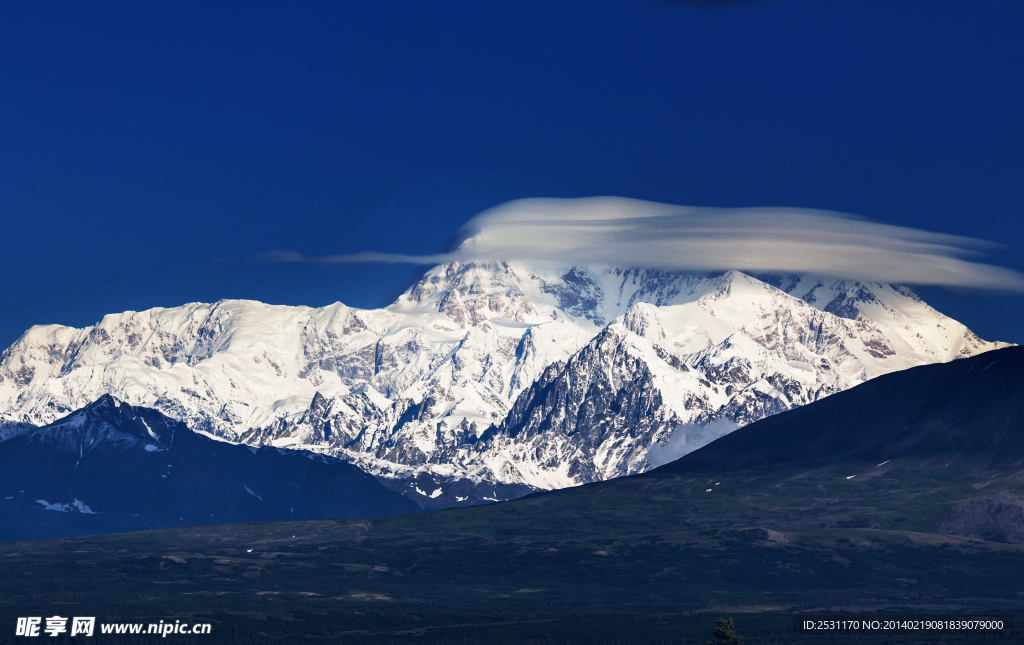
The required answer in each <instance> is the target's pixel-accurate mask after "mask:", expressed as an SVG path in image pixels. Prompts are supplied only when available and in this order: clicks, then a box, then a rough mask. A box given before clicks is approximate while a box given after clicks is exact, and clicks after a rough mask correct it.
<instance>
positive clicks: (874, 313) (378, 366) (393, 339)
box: [0, 262, 1004, 492]
mask: <svg viewBox="0 0 1024 645" xmlns="http://www.w3.org/2000/svg"><path fill="white" fill-rule="evenodd" d="M594 343H598V345H599V347H597V348H595V347H594ZM1003 345H1004V344H1002V343H990V342H986V341H982V340H981V339H979V338H977V336H975V335H974V334H973V333H971V332H970V330H968V329H967V328H966V327H964V326H963V325H961V324H960V323H958V322H956V321H954V320H952V319H950V318H948V317H946V316H943V315H942V314H941V313H939V312H937V311H935V310H934V309H932V308H931V307H929V306H928V305H927V304H925V303H924V302H922V301H921V300H920V299H919V298H917V297H916V296H915V295H914V294H913V293H912V292H911V291H909V290H907V289H905V288H902V287H896V286H892V285H885V284H874V283H870V284H869V283H860V282H849V281H841V280H835V279H831V280H829V279H821V278H815V277H808V276H791V277H777V276H762V277H760V278H755V277H753V276H750V275H747V274H744V273H740V272H736V271H729V272H725V273H721V274H715V275H703V276H702V275H688V274H681V273H675V272H671V271H659V270H651V269H623V268H614V267H572V266H567V267H553V266H534V267H531V266H525V265H520V264H515V263H505V262H495V263H450V264H444V265H439V266H437V267H434V268H432V269H431V270H430V271H428V272H427V273H426V275H424V277H423V278H422V279H421V280H420V281H418V282H417V283H416V284H415V285H413V286H412V287H410V289H409V290H408V291H406V292H405V293H404V294H403V295H402V296H401V297H399V298H398V300H397V301H396V302H395V303H393V304H392V305H390V306H389V307H386V308H384V309H376V310H360V309H354V308H350V307H347V306H345V305H343V304H340V303H335V304H333V305H329V306H327V307H320V308H311V307H284V306H274V305H267V304H263V303H259V302H252V301H241V300H225V301H220V302H217V303H214V304H201V303H192V304H188V305H184V306H181V307H175V308H167V309H163V308H158V309H151V310H148V311H143V312H124V313H121V314H112V315H108V316H106V317H104V318H103V320H101V321H100V322H98V323H97V324H96V325H95V326H93V327H89V328H85V329H74V328H70V327H62V326H58V325H47V326H37V327H33V328H31V329H30V330H29V331H27V332H26V333H25V334H24V335H23V336H22V337H21V338H20V339H19V340H18V341H17V342H16V343H15V344H14V345H12V346H11V347H10V348H8V349H7V350H5V351H4V352H3V353H2V354H0V423H5V424H6V425H4V428H8V429H10V428H14V430H7V432H8V434H13V433H14V432H16V431H21V430H23V429H24V428H26V427H28V426H26V425H24V424H33V425H44V424H47V423H51V422H53V421H55V420H56V419H58V418H60V417H62V416H64V415H66V414H67V413H68V412H70V411H71V410H75V409H78V408H81V407H83V406H85V405H87V404H88V403H90V402H92V401H95V400H96V399H98V398H100V397H101V396H103V395H104V394H111V395H113V396H115V397H117V398H118V399H120V400H122V401H125V402H127V403H129V404H130V405H142V406H146V407H151V408H155V409H158V410H160V411H161V412H163V413H164V414H166V415H168V416H169V417H171V418H174V419H178V420H183V421H186V422H187V423H188V424H189V425H190V426H191V427H193V428H195V429H197V430H199V431H202V432H204V433H207V434H209V435H212V436H216V437H220V438H223V439H226V440H230V441H244V442H246V443H251V444H254V445H262V444H271V445H275V446H279V447H302V448H307V449H312V450H316V451H319V452H324V453H330V454H334V455H339V456H344V457H346V458H348V459H350V460H353V461H356V462H358V463H360V464H361V465H363V466H364V467H366V468H368V469H370V470H372V471H374V472H376V473H382V474H388V475H391V476H403V477H404V476H412V475H414V474H415V473H416V472H424V471H427V470H429V471H430V472H432V473H435V474H437V475H438V476H445V477H466V478H469V479H472V480H474V481H483V480H492V481H504V482H507V483H521V484H527V485H530V486H535V487H553V486H563V485H568V484H571V483H577V482H582V481H589V480H590V479H595V478H596V479H602V478H605V477H610V476H615V475H617V474H625V473H627V472H637V471H639V470H643V469H645V468H646V467H647V462H646V458H645V455H646V452H647V450H648V449H649V447H650V445H651V443H652V442H655V443H660V442H664V441H667V440H668V437H669V436H670V435H671V434H672V432H673V430H674V428H675V427H677V426H679V425H681V424H689V423H706V422H708V421H711V420H714V419H718V418H727V419H731V420H733V421H735V422H737V423H739V424H743V423H748V422H750V421H753V420H756V419H758V418H761V417H763V416H765V415H767V414H771V413H774V412H776V411H779V410H784V409H788V408H789V407H792V406H796V405H803V404H805V403H808V402H810V401H813V400H815V399H817V398H820V397H821V396H825V395H827V394H829V393H832V392H836V391H839V390H842V389H846V388H848V387H850V386H851V385H853V384H856V383H858V382H861V381H863V380H866V379H869V378H873V377H875V376H878V375H880V374H885V373H888V372H892V371H895V370H900V369H904V368H906V367H910V366H913V365H920V364H924V363H932V362H939V361H948V360H951V359H954V358H957V357H963V356H970V355H974V354H977V353H980V352H983V351H987V350H989V349H994V348H996V347H1001V346H1003ZM586 361H597V362H596V363H594V364H593V365H591V366H589V367H587V368H586V369H585V370H584V369H583V363H584V362H586ZM567 366H575V367H573V368H572V369H575V370H583V371H584V372H586V374H587V375H588V376H587V377H586V378H578V377H576V376H573V374H574V372H572V370H569V371H566V370H567V369H569V368H568V367H567ZM552 369H554V370H555V371H554V372H552V371H551V370H552ZM639 372H644V373H649V376H650V378H649V379H648V380H647V381H646V382H645V385H644V386H643V387H647V388H648V391H649V392H650V394H651V396H657V397H658V398H659V400H660V401H661V404H659V406H655V408H657V409H656V410H655V408H650V410H649V412H650V414H649V415H648V416H649V419H648V420H649V421H650V423H651V424H653V425H651V430H650V432H647V433H639V434H638V433H636V432H634V429H631V428H630V427H629V422H628V419H627V418H626V417H622V418H621V419H619V420H618V421H616V422H615V424H612V425H614V428H613V429H612V430H609V431H608V432H607V433H605V434H603V435H601V436H602V437H603V438H602V439H601V441H599V442H598V443H597V444H595V446H597V447H596V448H594V449H593V450H591V451H590V452H587V451H583V452H579V453H578V454H577V453H574V455H575V456H573V457H572V458H568V457H566V459H568V461H569V462H571V461H573V460H574V459H575V460H576V462H578V465H577V466H576V467H575V468H574V469H567V468H563V469H562V470H559V469H560V468H562V466H561V465H560V464H559V463H555V462H558V461H559V459H562V458H563V457H565V454H563V453H560V452H559V450H562V449H563V448H565V449H568V448H566V446H569V443H565V440H564V437H560V435H559V434H558V432H555V431H554V430H551V431H545V432H547V434H544V433H541V434H542V435H543V436H542V437H541V439H540V440H541V441H544V442H553V444H558V443H559V442H562V443H561V444H560V446H561V447H556V448H557V449H553V450H554V451H553V452H552V451H547V452H545V450H540V451H538V450H537V448H538V446H536V445H531V446H527V445H525V444H522V445H520V444H518V443H517V441H516V440H515V437H512V436H511V435H509V436H508V437H506V439H507V440H506V439H502V438H501V436H498V435H501V434H502V433H506V432H512V427H513V426H514V425H515V423H519V422H515V423H514V422H513V420H512V419H510V418H509V413H510V411H512V410H513V409H514V408H515V407H516V406H519V407H520V408H524V409H525V407H524V406H523V404H522V402H521V397H523V396H527V394H528V391H530V389H531V388H533V387H534V386H535V384H536V383H537V382H538V379H541V377H542V375H545V374H546V375H547V378H549V379H550V380H551V381H552V382H554V381H556V380H559V379H560V381H559V382H560V383H562V385H560V387H564V388H568V389H567V390H566V398H565V399H564V401H571V402H572V403H571V405H570V406H569V407H568V408H566V407H565V406H564V405H563V406H562V412H564V413H566V414H568V413H570V411H573V410H575V411H576V412H572V413H573V414H576V413H577V412H578V410H579V406H583V407H584V408H587V406H590V407H591V408H593V409H599V408H601V409H603V408H602V406H603V405H605V404H606V403H607V404H608V405H611V403H609V402H608V401H605V399H602V398H601V396H599V395H598V393H597V392H598V390H597V389H594V388H595V387H596V385H595V384H603V385H608V386H609V387H612V386H614V387H613V390H614V391H616V392H618V391H620V390H621V391H625V390H630V388H633V387H634V385H632V384H631V383H633V381H631V380H630V378H626V376H630V375H635V374H637V373H639ZM580 373H581V374H582V372H580ZM615 374H619V375H620V376H621V378H620V377H615V376H614V375H615ZM725 375H731V376H728V378H727V377H726V376H725ZM577 376H578V375H577ZM637 387H639V386H637ZM609 391H611V390H609ZM534 394H536V393H534ZM602 396H603V395H602ZM623 396H626V394H623ZM605 398H607V397H605ZM534 399H536V396H534ZM602 401H603V403H602ZM527 407H528V406H527ZM556 407H557V406H556ZM613 407H614V406H613ZM613 407H609V408H607V410H606V411H605V414H606V416H607V415H611V417H614V416H615V415H616V414H618V413H617V412H615V410H614V409H613ZM552 409H555V408H552ZM552 409H549V410H546V411H544V410H540V411H538V410H537V409H533V411H532V412H530V414H534V415H540V416H539V417H538V418H540V417H543V416H544V415H546V414H551V410H552ZM562 412H557V411H556V414H560V413H562ZM611 417H608V418H611ZM591 422H592V423H598V422H599V421H598V420H597V418H596V417H594V418H593V419H592V421H591ZM591 422H588V423H591ZM576 423H577V425H578V424H579V423H582V421H577V422H576ZM608 423H611V422H610V421H609V422H608ZM645 423H646V421H645ZM16 424H22V425H16ZM616 424H617V425H616ZM556 425H557V424H556ZM612 425H609V426H608V428H612ZM492 426H493V428H494V430H492V431H491V432H490V433H489V434H488V436H487V437H484V433H485V430H487V429H488V428H491V427H492ZM655 426H656V427H655ZM538 427H540V426H538ZM544 427H554V426H551V424H548V425H546V426H544ZM565 427H568V426H565ZM587 427H588V428H590V426H587ZM590 429H593V428H590ZM496 432H497V433H498V434H497V435H496V434H495V433H496ZM574 432H575V430H574ZM630 433H633V434H632V435H631V434H630ZM527 434H529V433H527ZM577 434H578V433H577ZM627 435H628V437H629V438H628V440H627V438H625V437H627ZM633 435H636V436H633ZM517 436H518V435H517ZM523 436H524V437H525V436H526V435H523ZM638 437H639V438H638ZM482 438H483V440H482ZM530 441H534V439H530ZM609 442H610V443H609ZM570 443H571V442H570ZM601 446H604V447H603V448H602V447H601ZM616 446H617V447H616ZM531 450H532V452H531ZM588 450H589V449H588ZM623 451H626V452H628V453H629V456H628V457H626V456H624V455H625V454H626V452H623ZM539 454H548V455H549V456H550V455H554V456H553V457H549V458H545V459H546V461H545V460H544V459H540V458H539V457H537V455H539ZM558 455H562V456H561V457H560V456H558ZM616 455H618V456H616ZM566 463H568V462H566ZM570 470H571V472H570ZM563 471H564V472H563ZM558 473H561V474H558ZM428 492H429V491H428Z"/></svg>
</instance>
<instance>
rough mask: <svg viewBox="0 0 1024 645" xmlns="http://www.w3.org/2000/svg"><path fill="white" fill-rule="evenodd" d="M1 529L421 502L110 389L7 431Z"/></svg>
mask: <svg viewBox="0 0 1024 645" xmlns="http://www.w3.org/2000/svg"><path fill="white" fill-rule="evenodd" d="M0 491H2V493H3V498H4V499H3V500H2V501H0V509H2V513H3V516H4V522H3V525H2V527H0V539H4V540H11V539H29V538H33V539H34V538H43V537H55V536H67V535H81V534H89V533H109V532H117V531H132V530H140V529H151V528H162V527H168V526H185V525H196V524H217V523H224V522H254V521H268V520H285V519H300V518H309V519H312V518H326V517H364V516H373V515H383V514H392V513H408V512H413V511H416V510H418V507H417V506H416V505H415V504H414V503H413V502H411V501H409V500H407V499H405V498H403V497H401V496H399V495H397V494H395V493H393V492H391V491H389V490H387V489H386V488H384V487H383V486H381V484H380V483H379V482H377V481H376V480H375V479H374V478H373V477H372V476H370V475H368V474H366V473H364V472H362V471H360V470H359V469H358V468H355V467H354V466H352V465H351V464H348V463H345V462H343V461H340V460H337V459H333V458H330V457H325V456H322V455H315V454H310V453H305V452H300V451H287V450H279V449H275V448H260V449H255V448H250V447H246V446H239V445H234V444H229V443H224V442H222V441H215V440H213V439H209V438H206V437H203V436H201V435H198V434H195V433H194V432H192V431H191V430H189V429H188V428H187V427H186V426H185V424H183V423H180V422H177V421H174V420H173V419H169V418H168V417H165V416H164V415H162V414H160V413H159V412H156V411H154V410H148V409H145V408H138V407H132V406H129V405H127V404H125V403H119V402H117V401H116V400H115V399H113V398H112V397H110V396H109V395H107V396H104V397H102V398H100V399H99V400H98V401H96V402H94V403H92V404H91V405H89V406H87V407H85V408H83V409H81V410H78V411H76V412H74V413H72V414H70V415H68V416H67V417H65V418H63V419H60V420H59V421H57V422H55V423H53V424H50V425H48V426H45V427H43V428H38V429H35V430H32V431H30V432H27V433H25V434H22V435H20V436H18V437H15V438H13V439H9V440H7V441H5V442H3V443H0Z"/></svg>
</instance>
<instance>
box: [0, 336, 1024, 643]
mask: <svg viewBox="0 0 1024 645" xmlns="http://www.w3.org/2000/svg"><path fill="white" fill-rule="evenodd" d="M1022 393H1024V349H1020V348H1011V349H1008V350H1001V351H998V352H991V353H989V354H986V355H982V356H979V357H976V358H973V359H966V360H963V361H956V362H954V363H951V364H948V365H936V366H929V367H925V368H915V369H913V370H907V371H906V372H902V373H900V374H893V375H889V376H886V377H880V378H878V379H875V380H874V381H871V382H869V383H867V384H866V385H862V386H859V387H857V388H854V389H852V390H850V391H848V392H844V393H840V394H837V395H834V396H832V397H829V398H828V399H825V400H823V401H821V402H819V403H815V404H813V405H810V406H807V407H806V408H802V409H800V410H795V411H792V412H788V413H784V414H781V415H778V416H776V417H773V418H770V419H767V420H765V421H762V422H759V423H757V424H752V425H751V426H748V427H746V428H743V429H741V430H738V431H736V432H735V433H733V434H731V435H729V436H727V437H725V438H724V439H721V440H719V441H716V442H714V443H712V444H711V445H709V446H707V447H706V448H704V449H702V450H699V451H697V452H695V453H692V454H691V455H689V456H687V457H684V458H683V459H681V460H679V461H677V462H674V463H673V464H669V465H668V466H666V467H664V468H661V469H658V470H656V471H654V472H652V473H649V474H647V475H643V476H639V477H629V478H624V479H618V480H613V481H609V482H603V483H599V484H592V485H588V486H582V487H579V488H574V489H568V490H562V491H556V492H551V493H543V494H536V495H531V496H529V497H525V498H522V499H519V500H516V501H513V502H507V503H502V504H494V505H491V506H483V507H474V508H465V509H452V510H447V511H440V512H437V513H429V514H416V515H406V516H395V517H382V518H375V519H364V520H316V521H306V522H287V523H285V522H279V523H267V524H236V525H225V526H216V527H194V528H178V529H166V530H161V531H152V532H145V533H132V534H119V535H109V536H101V537H83V538H72V539H63V540H50V541H40V542H22V543H6V544H0V637H2V636H3V634H4V631H3V630H4V629H6V628H5V627H4V625H5V624H6V625H9V626H10V627H11V629H10V630H9V631H8V632H7V633H13V626H14V618H15V617H16V616H25V615H31V616H42V615H52V613H59V614H60V615H61V616H64V615H66V614H69V615H85V616H92V615H95V616H96V617H97V618H98V620H99V621H101V622H102V621H111V622H113V621H138V622H146V623H148V622H156V621H158V620H160V619H163V620H165V621H167V620H171V621H172V622H173V621H174V620H175V619H182V620H188V621H189V622H210V623H212V624H213V635H212V637H210V638H204V639H203V641H202V642H237V643H254V642H268V643H317V642H323V641H327V640H331V639H341V640H342V641H343V642H353V643H410V644H412V643H551V644H554V643H581V644H582V643H700V642H702V641H704V640H706V639H707V636H708V634H709V633H711V631H712V630H713V629H714V628H715V624H716V619H718V618H722V617H725V616H732V617H734V618H735V626H736V633H738V634H742V635H743V636H745V638H746V640H745V642H746V643H748V644H754V643H770V642H805V643H807V642H830V641H829V640H825V641H821V640H819V641H816V640H815V639H816V638H820V637H816V636H799V637H794V636H793V635H792V619H791V615H792V614H793V613H794V612H815V613H819V614H820V613H825V612H835V613H837V614H838V613H841V612H850V613H861V612H874V613H884V614H945V613H956V614H1017V615H1020V614H1022V613H1024V612H1022V611H1021V610H1022V608H1024V545H1022V544H1021V542H1024V514H1022V508H1024V502H1022V501H1021V498H1022V496H1024V470H1022V469H1021V461H1022V457H1024V455H1022V453H1021V450H1020V446H1021V433H1022V430H1021V428H1020V427H1019V425H1018V423H1019V419H1020V418H1021V410H1020V406H1021V405H1022V403H1021V401H1024V396H1022ZM1018 633H1019V628H1018ZM10 638H13V636H12V637H10ZM189 638H191V639H192V640H194V641H195V642H200V641H199V640H198V638H195V637H189ZM189 638H180V639H179V640H189ZM840 640H849V639H848V638H847V637H840ZM53 642H60V641H59V639H53ZM95 642H97V643H100V642H103V639H102V638H97V639H96V641H95ZM111 642H131V641H130V640H128V639H125V638H123V637H122V638H121V639H120V640H117V641H111ZM138 642H152V637H140V638H139V640H138ZM190 642H191V641H190ZM858 642H877V643H891V642H900V643H938V642H950V643H952V642H965V643H983V642H998V643H1011V642H1024V640H1022V639H1021V637H1019V636H1007V637H992V638H986V637H985V636H980V635H976V636H975V637H973V638H970V639H967V638H966V637H963V636H959V635H954V636H949V637H945V638H943V637H938V636H934V635H928V636H920V635H910V636H899V637H890V636H879V637H877V638H873V639H872V638H862V639H861V640H859V641H858Z"/></svg>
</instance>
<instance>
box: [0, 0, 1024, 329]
mask: <svg viewBox="0 0 1024 645" xmlns="http://www.w3.org/2000/svg"><path fill="white" fill-rule="evenodd" d="M701 4H706V5H710V6H707V7H703V8H702V7H701V6H698V5H701ZM1021 34H1024V2H1020V1H1013V0H969V1H958V0H938V1H935V0H877V1H876V0H856V1H853V0H849V1H841V0H792V1H787V0H774V1H773V0H763V1H751V2H733V3H715V2H705V3H695V2H682V1H680V2H662V1H658V0H614V1H613V0H586V1H585V2H584V1H581V2H568V1H566V2H550V1H549V0H543V1H537V2H531V1H528V0H515V1H509V2H503V1H498V0H489V1H487V2H478V1H473V2H470V1H455V0H453V1H450V2H411V1H410V2H389V1H386V0H367V1H365V2H360V1H357V0H346V1H345V2H259V1H252V0H247V1H245V2H216V3H210V2H195V3H190V2H173V3H172V2H146V3H139V2H124V3H111V2H90V3H84V2H20V3H16V2H8V3H3V4H0V221H2V226H0V235H2V237H0V240H2V244H3V249H4V252H3V255H2V258H3V269H2V274H0V275H2V278H0V303H2V305H3V307H2V309H0V311H2V315H0V345H2V346H7V345H8V344H10V343H11V342H13V341H14V340H15V339H16V338H17V337H18V336H19V335H20V334H21V333H22V331H24V330H25V329H26V328H27V327H29V326H30V325H32V324H36V323H62V324H69V325H76V326H82V325H89V324H92V323H93V322H95V321H96V320H98V319H99V318H100V317H101V316H102V315H103V314H104V313H111V312H118V311H123V310H126V309H136V310H138V309H144V308H149V307H153V306H175V305H180V304H182V303H185V302H189V301H197V300H199V301H213V300H217V299H220V298H253V299H258V300H262V301H265V302H271V303H281V304H307V305H315V306H319V305H325V304H328V303H331V302H335V301H338V300H340V301H342V302H345V303H346V304H350V305H354V306H360V307H372V306H382V305H385V304H388V303H389V302H390V301H391V300H392V299H393V298H394V297H395V296H396V295H397V294H398V293H400V292H401V291H402V290H403V289H404V288H405V287H406V286H408V284H410V283H411V282H412V280H413V279H415V277H416V275H417V274H416V271H417V268H416V267H413V266H408V265H347V266H335V267H318V266H313V265H306V264H275V263H265V262H260V261H258V260H256V257H257V256H259V255H260V254H262V253H264V252H266V251H270V250H275V249H283V250H288V251H294V252H297V253H303V254H306V255H313V256H315V255H329V254H339V253H340V254H344V253H356V252H360V251H365V250H372V251H381V252H395V253H408V254H415V255H423V254H430V253H436V252H438V251H441V250H443V249H444V248H445V246H446V244H447V243H448V242H449V240H450V239H451V238H452V236H453V234H454V233H455V231H456V230H457V229H458V228H459V226H461V225H462V224H463V223H464V222H466V221H467V220H468V219H469V218H470V217H472V216H473V215H474V214H475V213H477V212H478V211H481V210H483V209H485V208H488V207H491V206H494V205H496V204H499V203H501V202H504V201H507V200H509V199H513V198H519V197H536V196H555V197H578V196H592V195H619V196H624V197H632V198H639V199H646V200H653V201H660V202H668V203H673V204H686V205H698V206H722V207H734V206H795V207H807V208H820V209H829V210H836V211H843V212H848V213H854V214H857V215H861V216H864V217H867V218H870V219H873V220H875V221H879V222H884V223H889V224H898V225H903V226H912V227H917V228H922V229H927V230H931V231H938V232H943V233H953V234H959V235H968V236H972V237H979V238H983V239H989V240H994V241H997V242H1000V243H1002V244H1003V245H1004V247H1003V249H1002V250H1000V251H998V252H995V253H993V254H991V255H989V256H988V257H987V258H985V260H986V261H988V262H991V263H994V264H999V265H1002V266H1008V267H1011V268H1014V269H1016V270H1018V271H1024V252H1022V251H1024V209H1022V206H1021V205H1022V203H1024V201H1022V198H1024V38H1022V37H1021ZM420 270H422V269H420ZM920 291H921V292H922V294H923V295H924V296H925V298H926V299H927V300H928V301H929V302H930V303H932V304H933V305H935V306H936V307H937V308H938V309H940V310H941V311H943V312H945V313H947V314H949V315H952V316H953V317H955V318H958V319H959V320H961V321H963V322H964V323H966V324H968V325H969V326H970V327H971V328H972V329H974V330H975V331H977V332H978V333H979V334H980V335H981V336H982V337H984V338H987V339H993V340H1008V341H1014V342H1024V328H1022V324H1021V322H1020V321H1021V320H1022V319H1024V297H1022V296H1021V295H1013V294H991V293H967V292H963V293H959V292H956V293H955V292H951V291H946V290H942V289H938V288H927V289H921V290H920Z"/></svg>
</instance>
